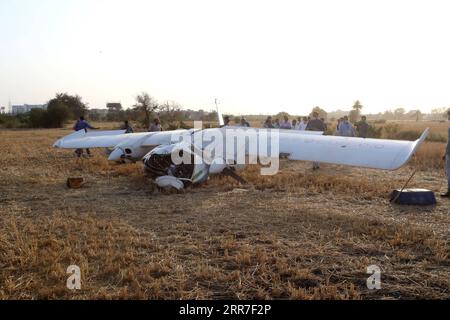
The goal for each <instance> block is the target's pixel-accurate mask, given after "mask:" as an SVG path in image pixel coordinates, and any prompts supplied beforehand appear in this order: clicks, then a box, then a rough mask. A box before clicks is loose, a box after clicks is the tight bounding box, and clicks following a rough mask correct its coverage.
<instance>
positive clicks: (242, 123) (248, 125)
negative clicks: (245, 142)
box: [240, 118, 250, 128]
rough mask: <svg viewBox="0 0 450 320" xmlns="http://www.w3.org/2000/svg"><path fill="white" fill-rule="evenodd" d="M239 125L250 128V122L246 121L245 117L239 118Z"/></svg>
mask: <svg viewBox="0 0 450 320" xmlns="http://www.w3.org/2000/svg"><path fill="white" fill-rule="evenodd" d="M240 126H241V127H242V128H250V123H249V122H248V121H247V119H245V118H241V124H240Z"/></svg>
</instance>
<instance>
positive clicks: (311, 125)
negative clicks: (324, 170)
mask: <svg viewBox="0 0 450 320" xmlns="http://www.w3.org/2000/svg"><path fill="white" fill-rule="evenodd" d="M306 130H307V131H322V132H325V131H326V127H325V123H324V122H323V121H322V120H321V119H319V113H318V112H314V113H313V117H312V119H311V120H309V122H308V125H307V126H306ZM318 169H320V164H319V163H318V162H313V170H314V171H315V170H318Z"/></svg>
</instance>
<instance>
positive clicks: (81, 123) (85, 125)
mask: <svg viewBox="0 0 450 320" xmlns="http://www.w3.org/2000/svg"><path fill="white" fill-rule="evenodd" d="M88 129H91V130H98V128H94V127H93V126H91V125H90V124H89V122H87V121H86V120H85V119H84V117H80V119H78V120H77V122H76V123H75V125H74V126H73V130H75V131H77V132H78V131H81V130H84V131H85V132H87V131H88ZM75 153H76V155H77V156H78V158H81V156H82V155H83V149H77V150H75ZM86 154H87V155H88V156H89V157H90V156H91V150H89V149H86Z"/></svg>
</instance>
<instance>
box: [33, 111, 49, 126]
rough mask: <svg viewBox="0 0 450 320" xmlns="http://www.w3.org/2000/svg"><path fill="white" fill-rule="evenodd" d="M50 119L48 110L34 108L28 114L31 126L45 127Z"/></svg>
mask: <svg viewBox="0 0 450 320" xmlns="http://www.w3.org/2000/svg"><path fill="white" fill-rule="evenodd" d="M47 121H48V116H47V111H46V110H42V109H33V110H31V111H30V114H29V116H28V126H29V127H30V128H44V127H45V125H46V123H47Z"/></svg>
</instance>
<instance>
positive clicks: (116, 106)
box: [106, 102, 122, 111]
mask: <svg viewBox="0 0 450 320" xmlns="http://www.w3.org/2000/svg"><path fill="white" fill-rule="evenodd" d="M106 108H107V109H108V110H111V111H120V110H122V104H121V103H120V102H108V103H107V104H106Z"/></svg>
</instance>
